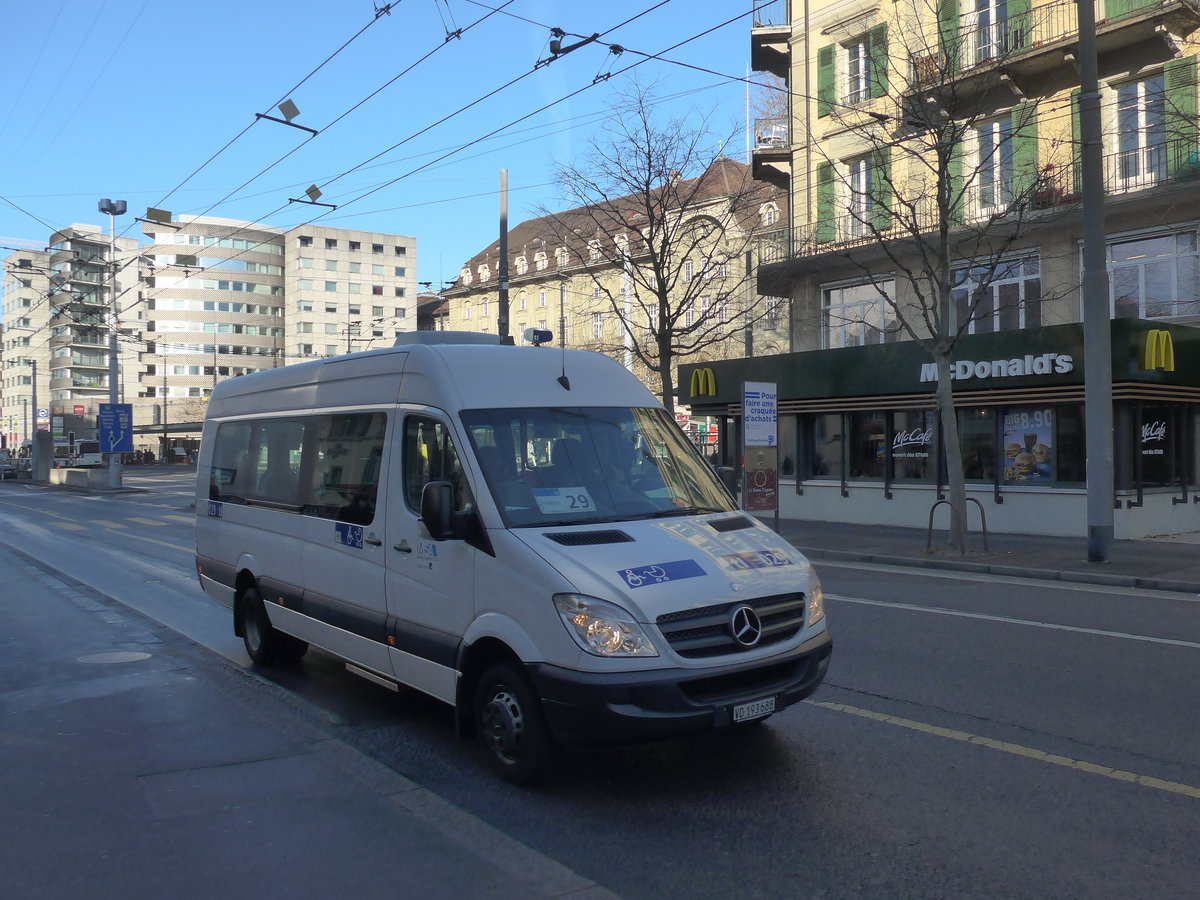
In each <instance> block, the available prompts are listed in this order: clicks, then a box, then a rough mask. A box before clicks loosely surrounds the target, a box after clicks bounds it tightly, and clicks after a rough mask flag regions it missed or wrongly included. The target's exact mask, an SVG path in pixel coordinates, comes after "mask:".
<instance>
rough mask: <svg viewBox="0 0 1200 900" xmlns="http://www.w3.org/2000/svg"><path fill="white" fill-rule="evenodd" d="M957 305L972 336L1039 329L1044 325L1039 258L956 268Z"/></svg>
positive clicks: (960, 321)
mask: <svg viewBox="0 0 1200 900" xmlns="http://www.w3.org/2000/svg"><path fill="white" fill-rule="evenodd" d="M953 284H954V287H953V295H954V304H955V308H956V309H957V312H958V321H959V323H960V324H961V323H963V322H968V320H969V323H968V325H967V331H968V333H970V334H984V333H987V332H992V331H1015V330H1017V329H1019V328H1038V327H1040V326H1041V324H1042V279H1041V264H1040V262H1039V260H1038V258H1037V257H1036V256H1034V257H1030V258H1028V259H1015V260H1004V261H1002V262H1000V263H997V264H996V265H995V267H994V268H993V267H991V266H972V267H964V268H961V269H956V270H955V271H954V275H953Z"/></svg>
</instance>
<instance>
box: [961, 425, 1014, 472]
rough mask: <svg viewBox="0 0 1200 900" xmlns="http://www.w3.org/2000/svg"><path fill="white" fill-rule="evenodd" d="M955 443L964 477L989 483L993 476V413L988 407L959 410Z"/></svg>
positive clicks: (994, 468)
mask: <svg viewBox="0 0 1200 900" xmlns="http://www.w3.org/2000/svg"><path fill="white" fill-rule="evenodd" d="M958 443H959V446H960V447H962V460H963V477H964V478H966V480H967V481H988V482H990V481H992V480H993V479H994V478H995V477H996V456H997V452H998V451H999V452H1001V453H1002V452H1003V448H998V447H997V446H996V411H995V410H994V409H990V408H975V409H960V410H959V411H958Z"/></svg>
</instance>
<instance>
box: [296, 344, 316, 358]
mask: <svg viewBox="0 0 1200 900" xmlns="http://www.w3.org/2000/svg"><path fill="white" fill-rule="evenodd" d="M296 349H297V350H299V351H300V355H301V356H312V355H313V345H312V344H300V345H299V346H298V347H297V348H296Z"/></svg>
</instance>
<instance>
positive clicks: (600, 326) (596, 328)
mask: <svg viewBox="0 0 1200 900" xmlns="http://www.w3.org/2000/svg"><path fill="white" fill-rule="evenodd" d="M602 337H604V316H603V314H602V313H598V312H594V313H592V339H593V340H597V341H598V340H600V339H601V338H602Z"/></svg>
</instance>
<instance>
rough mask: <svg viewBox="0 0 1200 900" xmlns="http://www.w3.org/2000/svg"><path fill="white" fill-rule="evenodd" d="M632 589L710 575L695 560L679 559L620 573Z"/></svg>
mask: <svg viewBox="0 0 1200 900" xmlns="http://www.w3.org/2000/svg"><path fill="white" fill-rule="evenodd" d="M618 574H619V575H620V576H621V577H622V578H624V579H625V583H626V584H627V585H629V586H630V587H631V588H637V587H645V586H646V585H649V584H665V583H667V582H668V581H679V580H680V579H682V578H696V577H698V576H701V575H707V574H708V573H707V572H705V571H704V569H703V568H701V566H700V563H698V562H696V561H695V560H694V559H679V560H676V561H675V562H665V563H658V564H656V565H653V566H638V567H636V568H632V569H622V570H621V571H620V572H619V573H618Z"/></svg>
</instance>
